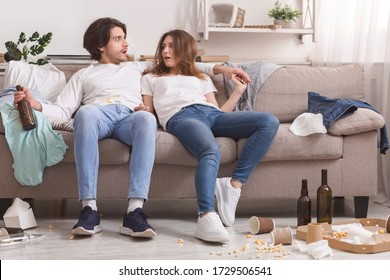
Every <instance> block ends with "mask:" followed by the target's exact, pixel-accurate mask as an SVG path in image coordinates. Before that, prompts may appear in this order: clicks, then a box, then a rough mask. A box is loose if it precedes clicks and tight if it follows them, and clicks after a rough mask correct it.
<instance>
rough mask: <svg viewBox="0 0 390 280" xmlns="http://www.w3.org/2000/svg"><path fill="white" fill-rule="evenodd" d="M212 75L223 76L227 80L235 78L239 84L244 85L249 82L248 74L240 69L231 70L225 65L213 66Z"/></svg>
mask: <svg viewBox="0 0 390 280" xmlns="http://www.w3.org/2000/svg"><path fill="white" fill-rule="evenodd" d="M214 74H223V75H224V76H225V77H226V78H228V79H229V80H232V79H233V78H234V77H236V78H238V79H239V80H241V82H245V83H246V84H248V83H250V82H251V79H250V77H249V75H248V73H246V72H245V71H244V70H242V69H240V68H232V67H228V66H225V65H215V66H214Z"/></svg>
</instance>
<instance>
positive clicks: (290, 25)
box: [274, 19, 295, 28]
mask: <svg viewBox="0 0 390 280" xmlns="http://www.w3.org/2000/svg"><path fill="white" fill-rule="evenodd" d="M274 24H275V25H276V24H277V25H280V26H282V28H294V24H295V22H294V21H293V20H288V21H285V20H278V19H275V20H274Z"/></svg>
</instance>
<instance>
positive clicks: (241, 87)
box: [231, 74, 248, 96]
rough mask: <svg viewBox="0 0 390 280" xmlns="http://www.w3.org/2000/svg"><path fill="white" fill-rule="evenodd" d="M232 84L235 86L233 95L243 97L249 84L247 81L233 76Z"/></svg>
mask: <svg viewBox="0 0 390 280" xmlns="http://www.w3.org/2000/svg"><path fill="white" fill-rule="evenodd" d="M231 80H232V82H233V84H234V91H233V94H238V95H240V96H241V95H242V93H243V92H244V91H245V90H246V87H247V85H248V84H247V83H246V81H245V80H244V79H243V78H242V77H241V76H239V75H236V74H233V76H232V79H231Z"/></svg>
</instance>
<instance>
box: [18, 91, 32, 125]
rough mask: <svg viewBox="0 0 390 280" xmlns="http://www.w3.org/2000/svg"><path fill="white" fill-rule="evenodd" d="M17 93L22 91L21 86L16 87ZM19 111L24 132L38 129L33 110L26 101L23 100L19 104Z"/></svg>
mask: <svg viewBox="0 0 390 280" xmlns="http://www.w3.org/2000/svg"><path fill="white" fill-rule="evenodd" d="M16 90H17V91H22V87H21V86H20V85H17V86H16ZM18 110H19V115H20V120H21V121H22V126H23V129H24V130H31V129H34V128H35V127H36V124H35V119H34V115H33V112H32V109H31V104H30V102H28V101H27V100H25V99H22V100H21V101H19V102H18Z"/></svg>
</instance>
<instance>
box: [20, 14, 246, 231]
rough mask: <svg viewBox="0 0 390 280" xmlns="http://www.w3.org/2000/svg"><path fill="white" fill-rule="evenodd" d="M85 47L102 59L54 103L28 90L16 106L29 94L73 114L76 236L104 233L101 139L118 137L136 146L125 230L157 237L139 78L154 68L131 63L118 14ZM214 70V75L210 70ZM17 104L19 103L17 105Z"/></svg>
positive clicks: (151, 123)
mask: <svg viewBox="0 0 390 280" xmlns="http://www.w3.org/2000/svg"><path fill="white" fill-rule="evenodd" d="M83 46H84V48H85V49H86V50H87V51H88V52H89V53H90V55H91V58H92V59H94V60H97V61H98V63H96V64H92V65H90V66H89V67H87V68H84V69H81V70H79V71H78V72H76V73H75V74H74V75H73V76H72V78H71V79H70V80H69V82H68V84H67V85H66V87H65V88H64V89H63V91H62V92H61V93H60V94H59V96H58V98H57V100H56V102H55V104H41V103H39V102H37V101H36V100H35V99H34V98H33V97H32V95H31V93H30V91H29V90H27V89H23V91H17V92H16V93H15V100H14V102H15V104H16V103H17V102H19V101H20V100H22V99H23V98H25V99H26V100H28V101H30V103H31V107H32V108H33V109H35V110H38V111H42V112H43V113H44V114H46V115H52V116H56V117H61V118H63V119H70V118H71V117H72V115H73V114H74V113H75V112H76V111H77V113H76V114H75V117H74V152H75V162H76V171H77V180H78V189H79V198H80V200H81V202H82V210H81V213H80V217H79V220H78V222H77V223H76V224H75V226H74V227H73V229H72V233H73V234H75V235H93V234H96V233H99V232H101V231H102V227H101V226H100V214H99V212H98V210H97V204H96V192H97V179H98V169H99V151H98V141H99V140H101V139H105V138H114V139H117V140H119V141H121V142H123V143H125V144H127V145H129V146H131V147H132V150H131V165H130V184H129V192H128V208H127V211H126V213H125V215H124V217H123V223H122V226H121V227H120V233H121V234H125V235H129V236H133V237H147V238H151V237H155V236H156V232H155V230H154V229H153V228H152V227H151V226H150V225H149V224H148V222H147V217H146V215H145V213H144V211H143V205H144V202H145V201H146V200H147V197H148V192H149V185H150V178H151V172H152V167H153V163H154V155H155V137H156V131H157V123H156V119H155V117H154V115H153V114H151V113H150V112H148V107H146V106H144V105H143V104H142V96H141V94H140V92H141V89H140V79H141V76H142V73H143V72H144V71H145V70H146V69H147V68H150V67H151V66H152V64H151V63H145V62H127V51H128V46H129V45H128V43H127V41H126V25H125V24H123V23H122V22H120V21H118V20H116V19H113V18H100V19H98V20H96V21H94V22H93V23H92V24H91V25H90V26H89V27H88V29H87V30H86V32H85V34H84V44H83ZM197 66H198V67H199V68H200V70H202V71H204V72H208V73H209V74H212V72H213V71H214V72H216V74H218V73H224V74H225V76H228V77H231V76H232V75H233V73H235V74H238V75H240V76H241V77H242V78H243V79H246V80H248V76H247V75H246V73H245V72H243V71H241V70H239V69H232V68H228V67H226V66H221V65H217V66H214V67H213V66H211V65H205V64H203V65H202V64H198V65H197ZM210 72H211V73H210ZM15 106H17V105H15Z"/></svg>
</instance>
